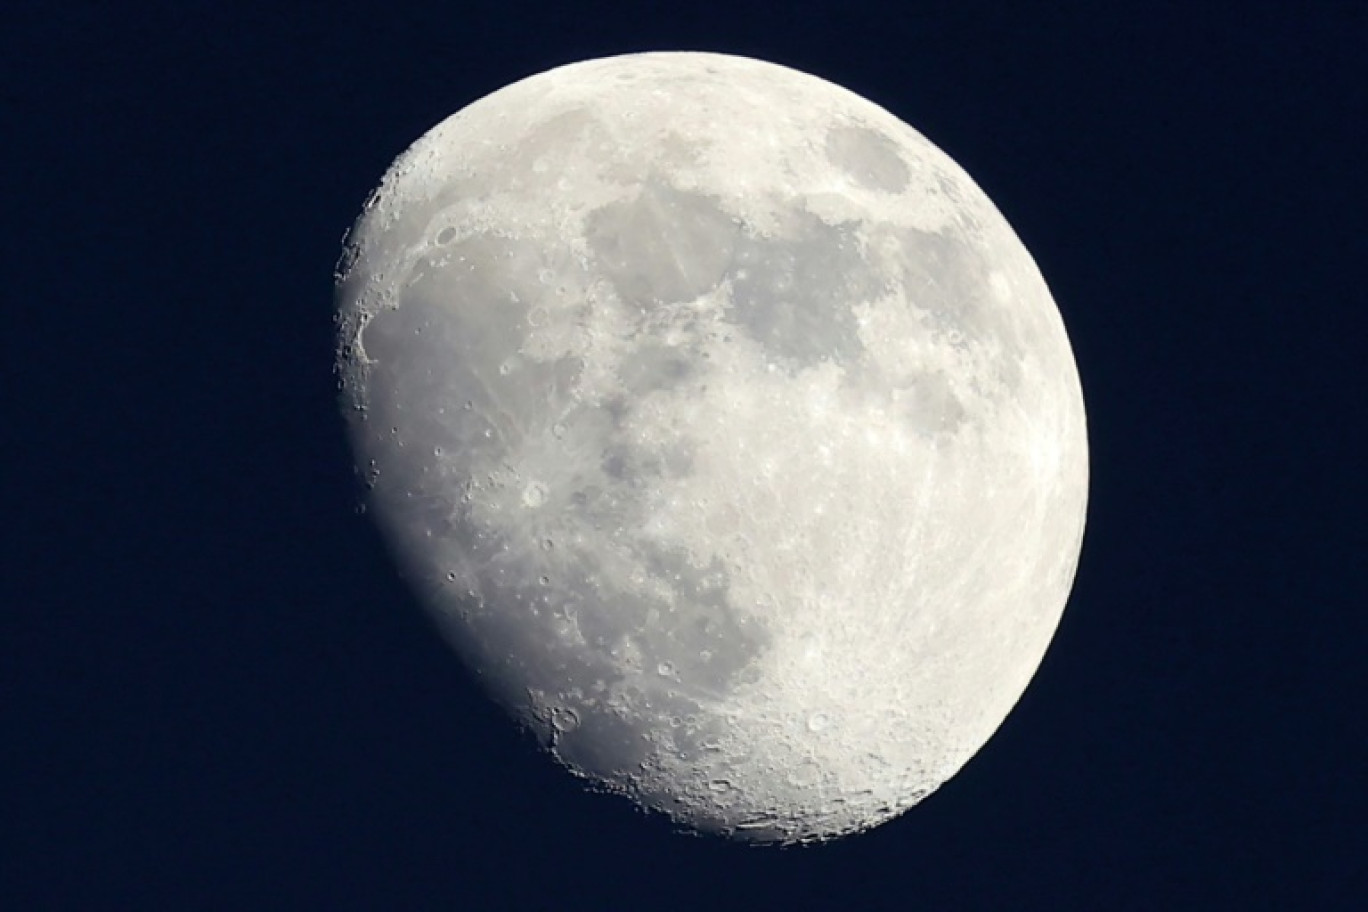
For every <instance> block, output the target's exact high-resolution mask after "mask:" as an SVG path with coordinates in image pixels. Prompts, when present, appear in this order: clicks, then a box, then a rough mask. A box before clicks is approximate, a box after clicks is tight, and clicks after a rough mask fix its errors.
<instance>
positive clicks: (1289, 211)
mask: <svg viewBox="0 0 1368 912" xmlns="http://www.w3.org/2000/svg"><path fill="white" fill-rule="evenodd" d="M1008 6H1009V4H1005V3H996V2H995V3H963V2H962V3H945V4H917V3H897V4H887V5H886V6H879V5H875V4H860V3H855V2H847V3H829V4H814V3H804V2H786V3H760V2H754V0H736V2H731V3H703V2H696V3H691V4H684V3H674V2H667V3H661V4H647V3H644V2H643V3H640V4H607V3H574V2H569V0H565V2H560V3H554V4H539V3H530V4H520V3H517V2H513V0H508V2H503V3H486V2H449V3H440V4H437V3H433V4H420V5H417V6H414V7H412V8H409V7H408V6H407V5H405V4H403V3H383V4H374V5H371V6H367V7H361V6H354V5H346V4H342V5H333V6H332V7H331V8H328V9H326V11H325V7H324V6H323V5H321V4H320V5H318V6H317V7H305V6H303V5H279V6H277V5H274V4H255V5H253V4H245V3H243V4H225V3H211V2H194V0H180V2H176V3H159V4H137V3H126V4H114V3H108V4H104V3H99V4H97V3H89V2H87V3H76V2H72V3H60V4H59V3H31V2H21V3H18V4H13V5H11V6H9V7H7V10H8V11H7V12H6V13H5V14H4V16H3V25H0V77H3V78H0V125H2V126H3V132H2V133H0V136H3V142H4V151H3V152H0V159H2V160H3V161H4V162H5V167H4V168H3V169H0V189H3V194H4V195H3V200H4V203H5V204H4V206H3V207H0V212H2V213H3V214H2V215H0V230H3V235H0V237H2V238H3V239H4V241H5V245H4V247H5V251H6V253H7V257H6V265H5V267H4V270H3V281H2V282H0V294H3V306H4V310H3V317H4V320H5V326H6V339H7V343H8V344H7V345H6V353H5V356H4V357H3V359H0V365H2V367H0V370H3V378H4V385H3V391H2V392H0V408H2V409H3V412H0V414H3V416H4V421H3V425H2V427H3V432H2V433H3V441H4V448H3V462H2V463H0V465H3V466H4V468H5V471H4V472H3V478H2V480H0V491H2V492H3V508H4V515H5V517H6V520H7V521H6V525H7V527H8V530H9V531H8V533H7V535H6V537H5V545H4V548H3V551H2V552H0V553H3V556H4V565H3V573H0V609H2V610H3V613H2V616H3V627H0V908H5V909H14V910H28V909H81V910H84V909H177V910H179V909H198V908H205V909H254V910H255V909H277V908H280V909H320V910H343V909H386V910H388V909H398V910H404V909H469V910H483V909H491V910H494V909H518V910H522V909H528V910H558V909H565V910H581V909H582V910H632V909H652V910H654V909H690V910H695V909H732V908H736V909H746V910H754V909H864V908H869V909H883V908H889V909H907V910H914V909H930V910H951V909H953V910H959V909H963V910H1006V909H1016V910H1062V909H1070V910H1072V909H1079V910H1132V909H1133V910H1146V912H1150V910H1176V909H1208V908H1222V909H1237V910H1256V909H1269V910H1286V909H1309V910H1325V909H1361V908H1368V837H1365V822H1368V787H1365V782H1364V771H1365V770H1368V735H1366V734H1365V729H1364V724H1363V723H1364V708H1365V699H1364V687H1365V684H1364V680H1365V678H1364V673H1363V672H1364V668H1365V657H1366V656H1368V592H1366V591H1365V586H1364V585H1363V583H1364V569H1363V568H1364V563H1365V558H1364V552H1365V544H1368V542H1366V541H1365V534H1364V525H1365V520H1364V515H1365V512H1364V510H1365V497H1364V495H1365V482H1364V471H1363V469H1362V468H1361V467H1360V461H1361V459H1362V456H1363V453H1364V452H1365V442H1366V441H1365V437H1366V436H1368V435H1365V430H1364V424H1365V416H1366V415H1368V409H1365V407H1364V405H1363V404H1362V400H1363V395H1364V392H1365V388H1368V384H1366V383H1365V371H1364V370H1363V368H1362V366H1361V365H1362V359H1364V358H1365V357H1368V333H1366V332H1365V328H1366V327H1368V318H1365V313H1364V307H1365V303H1368V293H1366V292H1365V288H1368V281H1366V280H1365V278H1364V274H1363V266H1364V264H1365V263H1368V245H1366V244H1365V238H1366V236H1368V233H1366V232H1365V228H1368V224H1366V222H1368V219H1365V211H1368V210H1366V209H1365V204H1368V193H1366V192H1365V184H1366V180H1365V172H1364V166H1363V161H1365V160H1368V158H1365V149H1368V6H1365V5H1364V4H1362V3H1290V2H1289V3H1282V4H1272V5H1270V4H1263V3H1156V4H1114V3H1102V4H1097V3H1095V4H1086V5H1085V4H1079V5H1076V6H1072V7H1070V8H1069V9H1070V10H1071V11H1066V12H1061V11H1059V7H1060V6H1061V5H1059V4H1011V5H1010V6H1011V10H1010V11H1007V12H1004V9H1005V8H1006V7H1008ZM1046 6H1048V7H1049V8H1050V11H1046V10H1045V9H1044V7H1046ZM628 22H630V24H626V23H628ZM656 49H691V50H711V51H721V52H729V53H736V54H744V55H748V56H754V57H760V58H764V59H768V60H771V61H774V62H776V63H782V64H785V65H788V66H791V67H795V68H797V69H801V70H805V71H807V72H810V73H814V74H816V75H819V76H821V77H823V78H825V79H828V80H830V81H833V82H836V83H838V84H841V85H844V86H846V87H847V88H849V89H852V90H853V91H855V92H858V93H859V94H862V95H864V96H865V97H867V98H869V99H871V100H872V101H874V102H876V103H878V104H880V105H882V106H884V107H885V108H888V109H889V110H891V111H892V112H893V113H895V114H896V115H898V116H899V117H901V118H902V119H904V120H906V121H907V122H909V123H910V124H912V125H913V126H914V127H916V128H917V129H918V130H920V131H921V132H922V133H924V134H925V135H927V136H928V137H929V138H930V139H931V140H932V141H933V142H935V143H936V144H937V145H939V146H940V147H941V148H943V149H944V150H946V151H947V152H948V153H949V154H950V155H951V156H952V157H953V158H955V159H956V160H957V161H958V162H959V163H960V164H961V165H962V166H963V167H964V168H965V169H966V170H968V172H969V173H970V174H971V175H972V176H973V177H974V179H975V180H976V181H977V182H978V183H979V185H980V186H982V187H983V188H984V190H985V191H986V192H987V193H988V195H989V196H990V197H991V198H992V199H993V200H994V202H995V203H996V204H997V206H998V208H999V209H1001V210H1002V212H1003V213H1004V214H1005V215H1006V216H1007V218H1008V220H1009V221H1010V222H1011V223H1012V225H1013V226H1014V228H1015V229H1016V231H1017V233H1018V234H1019V235H1020V237H1021V238H1022V240H1023V241H1024V242H1025V243H1026V245H1027V247H1028V248H1029V249H1030V250H1031V252H1032V254H1033V255H1034V257H1035V259H1036V261H1037V263H1038V264H1039V266H1040V268H1041V271H1042V272H1043V273H1044V275H1045V278H1046V280H1047V281H1048V283H1049V284H1050V287H1051V289H1052V290H1053V293H1054V296H1055V299H1056V301H1057V302H1058V305H1059V307H1060V310H1061V312H1062V314H1063V317H1064V320H1065V323H1066V325H1067V328H1068V332H1069V335H1070V338H1071V340H1072V343H1073V346H1074V351H1075V354H1076V357H1077V361H1078V366H1079V371H1080V374H1081V377H1082V381H1083V389H1084V395H1085V398H1086V401H1087V406H1088V418H1089V434H1090V444H1091V452H1092V488H1091V501H1090V507H1089V517H1088V530H1087V534H1086V538H1085V541H1084V547H1083V554H1082V558H1081V561H1080V565H1079V571H1078V578H1077V582H1076V585H1075V588H1074V591H1073V595H1072V598H1071V600H1070V603H1069V607H1068V609H1067V610H1066V612H1065V615H1064V619H1063V622H1062V625H1061V627H1060V629H1059V632H1058V635H1057V636H1056V638H1055V640H1054V643H1053V645H1052V647H1051V649H1050V652H1049V654H1048V655H1047V656H1046V659H1045V661H1044V663H1043V665H1042V667H1041V669H1040V671H1039V673H1038V674H1037V676H1036V678H1035V680H1034V682H1033V683H1032V685H1031V687H1030V688H1029V690H1028V691H1027V693H1026V694H1025V696H1024V698H1023V699H1022V701H1021V703H1020V704H1019V705H1018V707H1017V709H1016V710H1015V712H1013V714H1012V715H1011V716H1010V717H1009V718H1008V720H1007V721H1006V723H1005V724H1004V725H1003V727H1002V728H1001V729H1000V730H999V732H998V734H997V735H996V736H995V737H994V738H993V739H992V740H991V741H990V742H989V743H988V745H987V746H986V747H985V748H984V749H983V750H982V751H981V752H980V754H979V755H978V756H977V757H976V758H975V759H973V760H972V761H971V762H970V763H969V764H968V765H967V766H966V767H965V768H964V769H963V771H962V772H961V773H960V774H959V775H958V776H956V777H955V778H953V779H952V780H951V781H950V782H948V783H947V784H946V785H944V786H943V787H942V788H941V789H940V790H939V791H937V792H936V793H934V794H933V795H932V796H931V797H930V798H929V799H927V800H926V801H925V802H924V803H923V804H921V805H920V806H918V807H916V808H914V809H913V810H912V811H910V812H909V813H907V814H906V815H905V816H903V817H902V818H900V819H898V820H896V821H894V822H892V823H890V824H887V825H885V826H883V827H880V828H878V829H876V830H873V831H871V832H869V833H866V834H863V835H860V836H856V837H853V838H849V839H846V840H843V841H840V842H837V843H834V844H831V845H827V846H823V847H819V848H809V849H786V850H777V849H754V848H746V847H743V846H738V845H733V844H727V843H723V842H720V841H717V840H707V839H699V838H694V837H687V836H680V835H676V834H674V833H673V832H672V831H671V830H670V828H669V826H668V825H667V824H666V823H665V822H663V821H662V820H660V819H656V818H650V817H646V816H643V815H641V814H639V813H637V812H635V811H634V810H633V809H632V808H631V807H630V806H629V805H628V804H627V803H626V802H625V801H622V800H619V799H615V798H609V797H604V796H596V795H592V794H588V793H586V792H584V791H582V790H581V788H580V787H579V786H578V785H577V784H576V783H575V782H574V781H572V779H571V778H570V777H569V776H568V775H566V774H565V773H563V772H562V771H560V770H558V769H557V768H556V767H555V766H554V764H553V763H551V762H550V761H549V760H548V759H546V758H544V757H542V756H540V755H539V754H538V753H537V752H536V750H535V748H534V747H533V746H532V745H531V744H530V743H529V741H527V740H526V739H525V738H524V737H522V736H521V735H520V734H519V733H518V732H517V730H516V729H515V728H514V726H512V725H511V724H510V723H509V722H508V721H507V720H506V719H505V717H504V716H503V715H502V714H501V712H500V710H498V709H497V708H496V707H494V706H493V705H492V704H491V703H489V702H488V701H487V700H486V699H485V697H484V696H483V695H482V694H481V692H480V691H479V690H478V689H477V687H476V686H475V685H474V683H473V681H472V679H471V678H470V677H469V676H468V675H467V674H466V672H465V671H464V670H463V668H462V667H461V666H460V664H459V663H458V661H457V659H456V658H455V656H454V654H453V653H452V652H451V651H450V650H449V649H448V648H447V646H446V645H445V644H444V643H443V641H442V640H441V639H440V637H439V636H438V634H437V632H436V630H435V628H434V627H433V626H432V625H431V623H430V622H429V621H428V620H427V618H426V616H425V615H423V613H422V612H421V609H420V608H419V606H418V605H417V604H416V603H415V602H414V600H413V599H412V597H411V596H410V595H409V593H408V592H407V590H406V589H405V588H404V586H403V584H402V583H401V581H400V579H399V577H398V575H397V573H396V570H395V568H394V566H393V564H392V562H391V561H390V559H389V557H388V555H387V553H386V551H385V549H384V546H383V544H382V542H381V539H380V537H379V533H378V532H377V531H376V530H375V529H374V528H373V526H372V525H371V524H370V522H369V520H368V518H367V517H365V516H362V515H359V514H358V512H357V509H356V504H357V496H358V486H357V484H356V482H355V479H354V476H353V473H352V469H351V463H350V455H349V453H348V450H347V445H346V440H345V437H344V434H343V426H342V422H341V419H340V416H339V412H338V407H337V402H336V390H335V381H334V377H333V375H332V372H331V368H332V352H333V324H332V308H333V303H332V273H333V267H334V264H335V262H336V261H337V258H338V255H339V253H340V245H341V238H342V235H343V232H344V231H345V230H346V228H347V227H348V226H349V225H350V224H351V222H352V221H353V219H354V218H355V217H356V215H357V214H358V213H359V211H360V207H361V204H362V202H363V201H364V199H365V197H366V196H367V194H368V193H369V192H370V190H371V189H372V187H373V186H375V184H376V183H377V182H378V180H379V178H380V175H381V174H382V173H383V171H384V169H385V168H386V167H387V166H388V165H389V163H390V161H391V160H392V159H393V158H394V156H396V155H397V154H398V153H399V152H401V151H402V150H403V149H404V148H405V147H406V146H407V145H408V144H409V143H410V142H412V141H413V140H415V139H416V138H417V137H418V136H419V135H421V134H422V133H423V132H424V131H426V130H427V129H428V128H430V127H431V126H433V125H434V124H436V123H437V122H438V121H440V120H442V119H444V118H445V117H447V116H448V115H449V114H451V113H453V112H454V111H456V110H457V109H459V108H461V107H463V106H465V105H466V104H468V103H470V102H472V101H474V100H475V99H477V98H480V97H482V96H484V95H486V94H488V93H490V92H492V91H494V90H496V89H498V88H499V87H501V86H503V85H505V84H507V83H509V82H512V81H515V80H517V79H519V78H522V77H524V76H528V75H531V74H533V73H535V72H539V71H542V70H545V69H548V68H551V67H553V66H556V65H559V64H563V63H569V62H572V61H575V60H580V59H584V58H588V57H596V56H605V55H609V54H616V53H625V52H630V51H640V50H656Z"/></svg>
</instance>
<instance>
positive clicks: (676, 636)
mask: <svg viewBox="0 0 1368 912" xmlns="http://www.w3.org/2000/svg"><path fill="white" fill-rule="evenodd" d="M337 300H338V326H339V353H338V368H339V371H340V374H341V378H342V381H343V390H344V392H343V399H344V409H345V411H346V414H347V416H348V420H349V424H350V431H351V435H352V440H353V442H354V447H355V450H356V453H357V457H358V464H359V466H360V468H361V470H362V472H363V474H364V476H365V480H366V484H367V489H368V490H367V495H366V496H367V498H368V503H369V505H370V512H371V514H372V515H374V516H375V517H377V519H378V521H379V522H380V523H381V525H382V527H383V529H384V531H385V533H386V535H387V539H388V541H389V542H390V543H391V545H392V548H393V551H394V554H395V555H396V558H397V561H398V563H399V565H400V567H401V568H402V571H403V573H404V574H405V576H406V577H407V579H409V580H410V581H411V583H412V585H413V587H414V588H415V590H416V592H417V594H418V595H419V597H420V598H421V600H422V601H423V602H424V603H425V604H426V606H427V607H428V608H429V609H430V610H431V612H432V614H433V615H434V616H435V618H436V619H437V620H438V621H439V622H440V625H441V626H442V628H443V629H444V631H445V633H446V634H447V636H448V637H449V639H450V641H451V642H452V643H453V645H454V646H455V647H456V649H457V650H458V651H459V653H460V654H461V656H462V657H463V659H464V660H465V662H467V663H468V664H469V666H470V668H471V669H472V670H473V671H474V672H475V673H476V674H477V675H478V676H479V677H480V678H481V680H483V681H484V682H486V683H487V686H488V688H489V690H490V691H491V693H492V694H493V695H494V696H495V697H496V698H497V699H498V700H499V701H501V702H502V703H503V704H504V705H505V706H507V707H508V708H509V710H510V711H511V712H513V713H514V714H515V716H516V717H517V718H518V719H520V720H521V721H522V722H523V723H524V724H525V725H527V726H528V727H530V729H531V730H533V731H534V732H535V733H536V734H537V735H538V737H539V738H540V739H541V741H542V742H543V743H544V744H545V745H546V747H547V749H548V750H549V751H550V752H551V753H553V754H554V756H555V757H556V758H557V759H558V760H559V761H560V762H561V763H562V764H564V765H565V766H566V767H567V768H568V769H569V770H571V771H572V772H573V773H575V774H576V775H578V776H580V777H583V778H584V779H586V780H587V781H588V782H589V783H590V784H592V785H593V786H594V787H597V788H600V789H603V790H607V791H612V792H616V793H620V794H624V795H626V796H628V797H630V798H631V799H633V800H634V801H635V802H637V803H638V804H639V805H640V806H642V807H644V808H648V809H654V810H658V811H661V812H664V813H665V814H668V815H669V816H670V818H672V819H673V820H674V821H675V822H676V823H677V824H678V825H680V826H681V827H682V828H685V829H688V830H692V831H695V832H700V833H718V834H724V835H726V836H730V837H733V838H736V839H742V840H748V841H755V842H778V843H791V842H811V841H818V840H822V839H828V838H831V837H835V836H839V835H841V834H846V833H851V832H856V831H859V830H863V829H866V828H868V827H871V826H874V825H876V824H879V823H881V822H883V821H886V820H888V819H890V818H892V817H894V816H896V815H898V814H899V813H901V812H902V811H903V810H905V809H906V808H908V807H910V806H912V805H914V804H916V803H917V802H918V801H920V800H921V799H923V798H924V797H925V796H926V795H928V794H929V793H930V792H932V791H933V790H934V789H936V788H937V787H938V786H939V785H940V784H941V783H943V782H945V781H946V780H947V779H948V778H949V777H950V776H952V775H954V774H955V772H956V771H958V770H959V769H960V768H961V767H962V766H963V764H964V763H965V762H966V761H967V760H968V759H969V758H970V757H971V756H973V754H974V753H975V752H976V751H978V750H979V748H980V747H982V746H983V745H984V743H985V742H986V741H987V740H988V739H989V737H990V736H991V735H992V733H993V732H994V731H995V730H996V729H997V727H998V725H999V724H1000V723H1001V722H1002V721H1003V719H1004V718H1005V716H1006V715H1007V713H1008V712H1009V711H1010V710H1011V708H1012V706H1013V705H1014V704H1015V703H1016V701H1017V700H1018V698H1019V697H1020V695H1021V693H1022V691H1023V690H1024V689H1025V687H1026V686H1027V684H1028V682H1029V681H1030V679H1031V677H1032V675H1033V674H1034V673H1035V670H1036V668H1037V667H1038V666H1039V663H1040V661H1041V658H1042V656H1043V654H1044V653H1045V650H1046V648H1047V646H1048V644H1049V642H1050V639H1051V637H1052V635H1053V633H1054V631H1055V628H1056V626H1057V624H1058V622H1059V619H1060V616H1061V612H1062V610H1063V607H1064V604H1065V601H1066V599H1067V596H1068V592H1069V589H1070V586H1071V585H1072V581H1073V576H1074V571H1075V566H1076V564H1077V560H1078V555H1079V548H1080V543H1081V538H1082V534H1083V525H1084V513H1085V506H1086V500H1087V475H1088V463H1087V439H1086V431H1085V423H1084V408H1083V399H1082V394H1081V391H1080V385H1079V380H1078V375H1077V372H1076V369H1075V366H1074V360H1073V356H1072V352H1071V350H1070V347H1069V342H1068V339H1067V337H1066V335H1065V330H1064V326H1063V324H1062V321H1061V319H1060V315H1059V313H1058V310H1057V309H1056V307H1055V305H1054V302H1053V300H1052V298H1051V296H1050V293H1049V290H1048V289H1047V287H1046V285H1045V282H1044V280H1043V279H1042V277H1041V274H1040V272H1039V270H1038V269H1037V268H1036V266H1035V264H1034V262H1033V261H1032V259H1031V257H1030V255H1029V254H1028V253H1027V251H1026V249H1025V248H1024V247H1023V245H1022V244H1021V242H1020V241H1019V240H1018V238H1017V237H1016V235H1015V234H1014V233H1013V231H1012V229H1011V228H1010V227H1009V226H1008V224H1007V222H1006V220H1005V219H1004V218H1003V216H1002V215H1001V214H1000V213H999V212H998V211H997V209H996V208H994V206H993V204H992V203H991V202H990V201H989V200H988V198H987V197H986V196H985V195H984V193H983V192H982V191H981V190H980V189H979V188H978V187H977V186H976V185H975V184H974V183H973V181H972V180H971V179H970V178H969V177H968V176H967V175H966V174H965V173H964V171H963V170H962V169H961V168H959V167H958V166H957V165H956V164H955V163H954V162H953V161H952V160H951V159H950V158H949V157H948V156H947V155H945V154H944V153H943V152H941V151H940V150H938V149H937V148H936V147H935V146H933V145H932V144H931V143H930V142H929V141H927V140H926V139H925V138H924V137H922V136H921V135H920V134H919V133H917V132H916V131H915V130H913V129H912V128H911V127H909V126H907V125H906V124H904V123H902V122H900V121H899V120H898V119H896V118H895V117H894V116H892V115H891V114H889V113H888V112H886V111H885V110H883V109H882V108H879V107H877V106H876V105H874V104H872V103H870V102H868V101H865V100H863V99H862V98H860V97H858V96H856V95H854V94H852V93H850V92H848V91H846V90H844V89H842V88H839V87H837V86H834V85H832V84H830V83H827V82H824V81H822V80H820V79H818V78H815V77H813V76H809V75H805V74H803V73H799V72H796V71H794V70H791V69H787V68H784V67H780V66H776V65H773V64H768V63H763V62H759V61H756V60H750V59H745V58H737V57H729V56H722V55H714V54H700V53H651V54H636V55H628V56H623V57H615V58H609V59H602V60H592V61H588V62H584V63H578V64H574V65H571V66H565V67H561V68H559V69H556V70H552V71H550V72H547V73H543V74H540V75H537V76H533V77H531V78H528V79H525V80H523V81H521V82H517V83H515V84H513V85H510V86H508V87H507V88H504V89H502V90H500V91H498V92H495V93H494V94H492V95H489V96H488V97H486V98H483V99H481V100H480V101H477V102H475V103H474V104H472V105H470V106H469V107H467V108H465V109H464V110H462V111H460V112H459V113H457V114H455V115H454V116H452V117H451V118H449V119H448V120H446V121H444V122H443V123H441V124H439V125H438V126H437V127H435V128H434V129H433V130H432V131H431V132H429V133H428V134H426V135H425V136H423V137H422V138H421V139H420V140H419V141H418V142H417V143H416V144H414V145H413V146H412V147H411V148H410V149H409V150H408V151H407V152H405V153H404V154H403V155H402V156H401V157H400V158H399V159H398V160H397V161H396V162H395V163H394V165H393V166H392V167H391V169H390V170H389V172H388V173H387V174H386V175H385V177H384V179H383V182H382V184H381V186H380V187H379V189H378V190H377V191H376V192H375V193H374V194H373V196H372V197H371V198H370V200H369V201H368V202H367V204H366V206H365V210H364V212H363V213H362V215H361V217H360V219H359V221H358V223H357V225H356V226H355V228H354V229H353V231H352V233H351V235H350V237H349V240H348V243H347V250H346V253H345V255H344V257H343V261H342V263H341V264H340V266H339V270H338V278H337Z"/></svg>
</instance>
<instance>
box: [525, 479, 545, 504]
mask: <svg viewBox="0 0 1368 912" xmlns="http://www.w3.org/2000/svg"><path fill="white" fill-rule="evenodd" d="M546 493H547V492H546V485H544V484H542V483H541V482H539V481H534V482H532V483H531V484H529V485H528V486H527V487H525V488H523V495H522V500H523V506H526V507H540V506H541V505H542V504H544V503H546Z"/></svg>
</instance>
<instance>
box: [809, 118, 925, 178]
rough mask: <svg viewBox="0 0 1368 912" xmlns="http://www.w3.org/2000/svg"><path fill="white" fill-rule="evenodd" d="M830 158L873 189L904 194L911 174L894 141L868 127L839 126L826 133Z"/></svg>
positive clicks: (834, 163)
mask: <svg viewBox="0 0 1368 912" xmlns="http://www.w3.org/2000/svg"><path fill="white" fill-rule="evenodd" d="M826 155H827V159H828V160H829V161H830V162H831V163H832V164H833V165H836V166H837V167H838V168H840V169H841V170H842V171H844V172H845V173H847V174H849V175H850V176H851V177H852V178H854V179H855V181H856V183H858V184H860V185H861V186H863V187H868V188H869V189H870V190H881V191H883V192H884V193H901V192H902V191H903V190H905V189H906V188H907V182H908V178H909V177H910V174H909V172H908V169H907V163H906V162H904V161H903V160H902V156H900V155H899V154H898V148H897V146H896V145H895V144H894V142H893V141H892V140H891V139H889V138H888V137H887V136H885V135H884V134H882V133H880V132H878V131H876V130H871V129H869V128H868V127H855V126H839V127H833V128H832V129H831V130H830V131H828V132H827V138H826Z"/></svg>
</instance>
